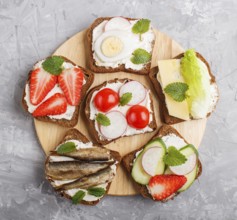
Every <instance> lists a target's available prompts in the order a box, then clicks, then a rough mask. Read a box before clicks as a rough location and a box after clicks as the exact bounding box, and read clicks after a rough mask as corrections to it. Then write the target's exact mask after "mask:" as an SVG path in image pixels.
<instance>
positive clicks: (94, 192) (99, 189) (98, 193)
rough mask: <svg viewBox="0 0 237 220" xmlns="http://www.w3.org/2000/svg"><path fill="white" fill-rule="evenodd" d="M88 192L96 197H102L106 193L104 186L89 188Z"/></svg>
mask: <svg viewBox="0 0 237 220" xmlns="http://www.w3.org/2000/svg"><path fill="white" fill-rule="evenodd" d="M88 193H89V194H90V195H93V196H95V197H101V196H103V195H104V194H105V189H104V188H102V187H94V188H89V189H88Z"/></svg>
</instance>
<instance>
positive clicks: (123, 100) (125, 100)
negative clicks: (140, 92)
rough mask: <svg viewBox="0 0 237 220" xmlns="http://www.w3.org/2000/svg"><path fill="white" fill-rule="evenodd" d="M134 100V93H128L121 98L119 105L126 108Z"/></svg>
mask: <svg viewBox="0 0 237 220" xmlns="http://www.w3.org/2000/svg"><path fill="white" fill-rule="evenodd" d="M131 99H132V93H131V92H126V93H124V94H123V95H122V97H120V100H119V105H121V106H124V105H127V104H128V103H129V102H130V101H131Z"/></svg>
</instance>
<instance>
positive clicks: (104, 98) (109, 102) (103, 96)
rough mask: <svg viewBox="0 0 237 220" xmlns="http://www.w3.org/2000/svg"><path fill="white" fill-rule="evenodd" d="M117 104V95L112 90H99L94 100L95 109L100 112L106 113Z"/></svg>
mask: <svg viewBox="0 0 237 220" xmlns="http://www.w3.org/2000/svg"><path fill="white" fill-rule="evenodd" d="M118 103H119V95H118V93H117V92H115V91H114V90H112V89H109V88H105V89H102V90H100V91H99V92H98V93H97V94H96V95H95V98H94V105H95V107H96V108H97V109H98V110H99V111H101V112H107V111H109V110H110V109H112V108H113V107H115V106H116V105H118Z"/></svg>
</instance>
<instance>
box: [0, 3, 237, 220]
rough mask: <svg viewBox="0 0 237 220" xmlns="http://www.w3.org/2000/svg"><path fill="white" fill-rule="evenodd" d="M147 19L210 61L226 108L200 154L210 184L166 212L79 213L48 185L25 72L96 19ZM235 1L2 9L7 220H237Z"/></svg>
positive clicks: (128, 201)
mask: <svg viewBox="0 0 237 220" xmlns="http://www.w3.org/2000/svg"><path fill="white" fill-rule="evenodd" d="M107 15H111V16H113V15H124V16H128V17H146V18H150V19H151V20H152V23H153V25H154V26H155V27H157V28H158V29H160V30H161V31H163V32H165V33H167V34H168V35H170V36H171V37H172V38H174V39H175V40H176V41H177V42H179V43H180V44H181V45H183V46H184V48H189V47H194V48H196V49H197V50H198V51H199V52H201V53H202V54H203V55H204V56H205V57H206V58H207V60H208V61H209V62H210V64H211V67H212V70H213V72H214V73H215V75H216V77H217V82H218V85H219V88H220V93H221V99H220V101H219V104H218V107H217V110H216V112H215V113H214V114H213V115H212V116H211V118H210V119H209V120H208V124H207V129H206V133H205V136H204V139H203V141H202V145H201V147H200V157H201V160H202V162H203V167H204V170H203V175H202V176H201V178H200V179H199V181H196V183H195V184H194V185H193V186H192V188H191V189H190V190H189V191H187V192H184V193H183V194H182V195H180V196H178V197H177V198H176V199H175V200H174V201H170V202H169V203H166V204H160V203H154V202H152V201H150V200H146V199H143V198H141V197H140V196H135V197H123V198H121V197H110V196H107V197H106V198H104V199H103V200H102V201H101V203H100V204H99V205H98V206H96V207H86V206H73V205H71V204H70V202H68V201H65V200H64V199H62V198H59V197H57V196H56V194H54V192H53V190H52V189H51V187H50V186H49V184H48V183H47V182H46V181H45V179H44V170H43V162H44V154H43V152H42V150H41V149H40V146H39V144H38V142H37V140H36V136H35V132H34V127H33V123H32V118H31V117H30V116H29V115H27V114H26V113H24V112H23V110H22V109H21V106H20V99H21V93H22V90H23V86H24V82H25V80H26V77H27V72H28V71H29V69H30V68H31V66H32V64H33V63H34V62H36V61H37V60H39V59H41V58H44V57H46V56H48V55H49V54H51V53H52V52H53V51H54V50H55V48H57V47H58V46H59V45H60V44H61V43H63V42H64V41H65V40H66V39H67V38H68V37H70V36H72V35H73V34H75V33H77V32H78V31H80V30H82V29H84V28H86V27H87V26H88V25H89V24H90V23H91V22H92V21H93V20H94V19H95V18H96V17H98V16H107ZM236 23H237V1H236V0H225V1H223V0H208V1H206V0H193V1H184V0H183V1H182V0H180V1H178V0H177V1H173V0H170V1H167V0H166V1H165V0H157V1H151V0H142V1H135V0H126V1H122V0H99V1H92V0H82V1H76V0H71V1H70V0H67V1H66V0H65V1H59V0H48V1H42V0H41V1H37V0H25V1H23V0H14V1H12V0H11V1H10V0H0V89H1V90H0V93H1V95H0V120H1V121H0V144H1V145H0V219H1V220H6V219H7V220H10V219H11V220H13V219H14V220H15V219H20V220H28V219H39V220H41V219H63V220H64V219H65V220H66V219H91V220H93V219H123V220H126V219H172V220H175V219H182V220H184V219H215V220H217V219H227V220H229V219H237V170H236V165H237V146H236V145H237V132H236V130H237V114H236V112H237V65H236V64H237V26H236Z"/></svg>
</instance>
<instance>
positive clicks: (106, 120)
mask: <svg viewBox="0 0 237 220" xmlns="http://www.w3.org/2000/svg"><path fill="white" fill-rule="evenodd" d="M96 121H97V122H98V123H99V124H101V125H103V126H109V125H110V120H109V118H108V117H107V116H106V115H104V114H102V113H98V114H97V115H96Z"/></svg>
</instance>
